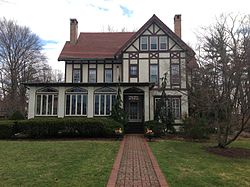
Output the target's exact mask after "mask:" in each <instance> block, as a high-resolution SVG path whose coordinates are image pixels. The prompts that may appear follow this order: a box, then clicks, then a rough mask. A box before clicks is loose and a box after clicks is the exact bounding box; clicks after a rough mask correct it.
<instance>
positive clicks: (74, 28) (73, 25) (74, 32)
mask: <svg viewBox="0 0 250 187" xmlns="http://www.w3.org/2000/svg"><path fill="white" fill-rule="evenodd" d="M77 37H78V21H77V20H76V19H70V44H72V45H75V44H76V41H77Z"/></svg>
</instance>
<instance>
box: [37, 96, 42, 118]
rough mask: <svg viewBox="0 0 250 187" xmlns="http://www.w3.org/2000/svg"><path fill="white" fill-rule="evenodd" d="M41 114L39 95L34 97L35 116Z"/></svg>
mask: <svg viewBox="0 0 250 187" xmlns="http://www.w3.org/2000/svg"><path fill="white" fill-rule="evenodd" d="M40 112H41V95H37V96H36V114H38V115H40Z"/></svg>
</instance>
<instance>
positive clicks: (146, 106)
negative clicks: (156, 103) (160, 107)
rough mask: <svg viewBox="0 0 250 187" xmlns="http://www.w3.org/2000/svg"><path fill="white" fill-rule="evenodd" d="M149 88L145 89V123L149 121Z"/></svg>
mask: <svg viewBox="0 0 250 187" xmlns="http://www.w3.org/2000/svg"><path fill="white" fill-rule="evenodd" d="M149 112H150V110H149V88H148V87H146V88H145V89H144V121H148V120H149Z"/></svg>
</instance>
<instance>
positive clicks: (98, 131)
mask: <svg viewBox="0 0 250 187" xmlns="http://www.w3.org/2000/svg"><path fill="white" fill-rule="evenodd" d="M8 127H11V128H6V126H5V125H3V128H6V130H5V131H8V132H11V133H12V134H11V136H10V135H8V136H7V138H10V137H12V138H33V139H38V138H60V137H84V138H85V137H86V138H110V137H115V132H114V130H115V129H117V128H122V129H123V127H122V125H121V124H120V123H118V122H116V121H114V120H112V119H109V118H63V119H57V118H55V119H53V118H48V119H47V118H43V119H41V118H39V119H31V120H22V121H17V122H16V123H15V124H12V125H9V126H8ZM9 130H10V131H9ZM0 138H4V136H3V135H2V136H1V134H0Z"/></svg>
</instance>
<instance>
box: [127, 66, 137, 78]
mask: <svg viewBox="0 0 250 187" xmlns="http://www.w3.org/2000/svg"><path fill="white" fill-rule="evenodd" d="M137 67H138V66H137V64H130V68H129V75H130V77H131V78H136V77H137V75H138V68H137Z"/></svg>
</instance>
